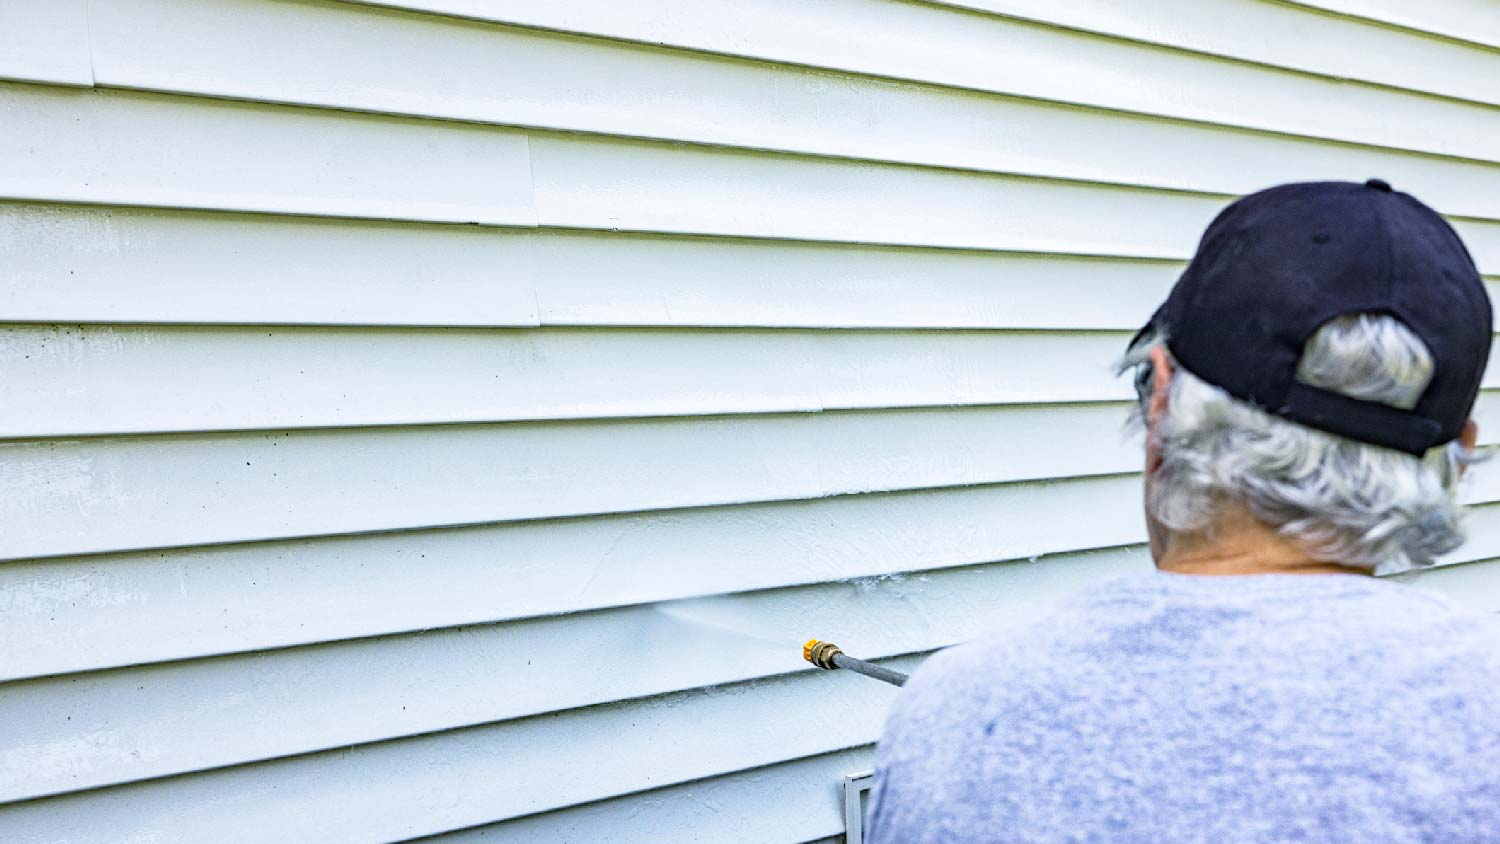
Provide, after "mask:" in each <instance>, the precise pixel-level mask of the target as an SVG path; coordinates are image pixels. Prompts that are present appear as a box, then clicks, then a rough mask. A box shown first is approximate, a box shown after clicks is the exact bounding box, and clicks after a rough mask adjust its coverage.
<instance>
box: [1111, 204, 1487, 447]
mask: <svg viewBox="0 0 1500 844" xmlns="http://www.w3.org/2000/svg"><path fill="white" fill-rule="evenodd" d="M1370 312H1374V313H1383V314H1389V315H1390V316H1392V317H1395V318H1396V319H1398V320H1400V321H1401V322H1402V323H1403V324H1405V325H1406V327H1407V328H1410V329H1411V331H1412V332H1413V333H1414V334H1416V335H1417V337H1419V338H1421V340H1422V342H1424V343H1426V344H1427V348H1428V350H1429V351H1431V353H1432V358H1433V363H1434V371H1433V377H1432V381H1431V383H1430V384H1429V385H1428V387H1427V390H1426V391H1425V392H1424V393H1423V394H1422V396H1421V398H1420V399H1419V400H1418V401H1417V405H1416V407H1414V408H1413V409H1411V410H1402V409H1400V408H1396V407H1391V406H1389V405H1385V404H1380V403H1377V402H1368V401H1362V400H1360V399H1355V398H1350V397H1348V396H1345V395H1341V394H1339V393H1334V392H1331V391H1329V390H1324V389H1321V388H1318V387H1314V386H1312V385H1310V384H1304V383H1302V382H1300V381H1298V380H1297V377H1296V374H1297V364H1298V361H1300V360H1301V357H1302V350H1303V348H1304V347H1305V346H1306V344H1307V341H1308V339H1309V338H1311V337H1312V335H1313V334H1314V333H1315V332H1316V331H1317V330H1318V329H1319V328H1320V327H1322V326H1323V325H1324V324H1325V323H1327V322H1328V321H1329V320H1331V319H1333V318H1335V317H1339V316H1344V315H1347V314H1355V313H1370ZM1491 321H1492V311H1491V309H1490V300H1489V295H1488V294H1487V293H1486V292H1485V289H1484V282H1483V281H1482V280H1481V279H1480V277H1479V271H1478V270H1477V269H1475V267H1474V260H1473V259H1472V258H1471V257H1470V256H1469V252H1468V250H1467V249H1465V248H1464V244H1463V241H1461V240H1460V239H1459V237H1458V233H1457V232H1455V231H1454V230H1453V228H1452V226H1449V225H1448V223H1447V221H1445V220H1444V219H1443V218H1442V216H1440V215H1439V214H1438V213H1437V212H1436V211H1433V210H1432V209H1431V208H1428V207H1427V206H1426V205H1423V204H1422V203H1421V202H1419V201H1417V200H1416V199H1415V198H1413V197H1412V196H1410V195H1408V194H1405V193H1402V192H1400V191H1396V190H1392V189H1391V186H1390V185H1389V184H1388V183H1386V182H1384V181H1382V180H1380V179H1371V180H1369V181H1368V182H1365V183H1364V184H1359V183H1356V182H1299V183H1295V184H1286V185H1278V186H1276V187H1273V188H1268V189H1266V190H1263V191H1260V192H1258V193H1253V194H1250V195H1248V196H1244V197H1242V198H1240V199H1239V200H1236V201H1235V202H1234V203H1232V204H1230V205H1229V207H1227V208H1225V209H1224V210H1223V211H1222V212H1220V213H1219V215H1218V216H1217V217H1215V218H1214V221H1213V222H1212V223H1210V224H1209V226H1208V229H1207V230H1206V231H1204V233H1203V239H1202V240H1201V241H1200V242H1199V244H1198V251H1197V254H1195V255H1194V256H1193V260H1192V262H1191V263H1189V264H1188V267H1187V269H1186V270H1185V271H1183V273H1182V276H1181V277H1180V278H1179V279H1178V280H1177V284H1176V285H1175V286H1174V287H1173V288H1172V292H1171V293H1170V294H1168V296H1167V301H1166V302H1165V303H1163V304H1162V306H1161V307H1160V308H1159V309H1158V310H1157V311H1156V314H1155V315H1153V316H1152V317H1151V321H1150V322H1148V323H1147V324H1146V326H1145V328H1142V329H1141V331H1140V333H1138V334H1137V335H1136V339H1139V338H1140V337H1141V336H1142V335H1144V334H1145V333H1146V332H1147V331H1150V330H1152V329H1159V330H1162V331H1164V332H1165V333H1166V335H1167V348H1168V349H1169V350H1170V351H1171V353H1172V355H1173V356H1174V357H1175V358H1176V359H1177V362H1178V364H1180V365H1181V366H1182V367H1184V368H1185V369H1186V370H1187V371H1189V372H1191V373H1193V374H1194V375H1196V376H1197V377H1199V378H1200V379H1202V380H1204V381H1206V382H1208V383H1210V384H1213V385H1215V386H1218V387H1220V388H1222V389H1223V390H1224V391H1225V392H1227V393H1229V394H1230V395H1231V396H1234V397H1235V398H1237V399H1240V400H1241V401H1245V402H1249V403H1250V404H1253V405H1255V406H1256V407H1259V408H1261V409H1262V410H1265V411H1267V412H1269V413H1273V414H1275V415H1277V416H1281V417H1283V418H1285V419H1289V420H1291V421H1293V422H1297V423H1300V424H1302V425H1306V426H1308V427H1309V428H1316V429H1318V430H1321V431H1327V432H1329V433H1332V434H1338V435H1340V436H1344V437H1348V438H1350V439H1354V440H1359V441H1361V442H1366V443H1373V444H1375V445H1380V446H1385V447H1387V448H1393V449H1396V450H1398V451H1404V452H1406V453H1408V454H1413V455H1418V456H1420V455H1421V454H1423V453H1424V452H1425V451H1427V449H1429V448H1431V447H1433V446H1435V445H1438V444H1440V443H1445V442H1448V441H1450V440H1452V439H1454V438H1456V437H1457V436H1458V435H1459V432H1460V431H1461V430H1462V429H1463V425H1464V421H1465V420H1466V419H1468V417H1469V411H1470V410H1471V409H1472V408H1473V406H1474V398H1475V396H1476V395H1478V392H1479V380H1480V377H1481V376H1482V375H1483V374H1484V367H1485V364H1486V362H1487V361H1488V358H1489V352H1490V337H1491V331H1492V327H1491ZM1133 342H1134V341H1132V343H1133Z"/></svg>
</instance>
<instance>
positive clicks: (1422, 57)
mask: <svg viewBox="0 0 1500 844" xmlns="http://www.w3.org/2000/svg"><path fill="white" fill-rule="evenodd" d="M1116 6H1117V4H1111V3H1107V2H1102V0H1101V1H1100V2H1085V3H1071V4H1053V3H1042V2H1037V0H972V2H896V0H819V2H806V0H747V1H746V2H740V3H722V4H707V3H702V2H700V0H640V2H631V3H615V2H604V0H567V1H566V2H550V3H534V2H519V0H486V2H479V0H431V2H399V3H398V2H386V3H355V2H336V1H335V0H327V1H326V2H325V1H324V0H224V2H219V3H212V4H208V3H201V2H194V0H111V2H109V3H85V2H83V0H73V1H72V2H41V0H0V80H3V81H0V125H3V126H4V127H5V130H4V131H3V132H0V276H3V279H4V283H0V347H3V349H4V350H5V352H6V354H5V377H4V378H0V407H3V408H5V409H6V411H7V412H6V413H3V414H0V526H3V528H0V724H4V725H6V727H5V730H4V736H5V738H4V740H3V741H0V840H5V841H7V842H11V841H15V842H62V841H66V842H90V841H99V842H106V841H107V842H118V841H139V842H146V841H150V842H203V841H214V842H226V843H227V842H240V841H244V842H250V841H255V842H261V841H277V842H329V841H350V842H397V841H409V840H416V839H422V840H425V841H440V842H444V844H458V842H465V843H466V844H467V843H468V842H481V841H482V842H506V841H516V842H521V841H527V842H530V841H548V842H568V841H578V842H584V841H590V842H592V841H601V840H607V841H611V842H631V841H639V842H670V841H682V842H688V841H720V840H725V841H728V840H736V841H754V842H784V844H801V842H812V841H821V840H832V839H831V838H830V837H833V836H838V835H839V834H840V833H841V832H842V829H843V819H842V802H841V800H842V795H841V790H840V788H841V783H842V777H843V775H844V774H847V773H853V772H857V771H859V770H862V769H865V768H868V766H869V764H870V752H871V746H872V742H873V741H874V740H875V738H876V737H877V736H878V734H879V730H880V726H881V721H882V719H883V715H884V711H885V708H886V705H887V704H888V702H889V700H890V698H891V695H892V693H893V690H892V689H889V688H887V687H885V686H883V685H881V684H877V683H871V682H870V681H868V680H866V679H863V678H859V677H854V676H845V674H844V673H843V672H837V673H832V674H823V673H818V672H815V671H813V670H810V669H809V668H807V666H806V665H805V663H802V662H801V660H800V659H799V655H798V652H797V648H798V645H799V644H800V642H801V641H802V640H804V639H806V638H808V637H811V636H819V637H823V638H828V639H831V640H833V641H837V642H840V643H841V644H843V645H844V646H845V647H847V648H848V649H849V650H850V651H851V652H853V653H857V654H859V655H860V656H863V657H868V658H873V659H879V660H881V661H882V662H883V663H885V664H889V665H891V666H893V667H896V668H898V669H902V670H909V669H910V668H911V667H912V666H914V665H916V664H917V663H919V662H920V660H921V658H922V657H923V656H924V655H925V654H927V653H930V652H931V651H933V650H935V649H937V648H941V647H944V646H947V645H950V644H953V643H955V642H959V641H962V640H964V639H967V638H970V637H972V636H974V635H977V634H978V633H980V632H981V631H983V630H984V629H986V628H988V627H991V626H993V625H996V624H1004V623H1019V622H1024V621H1026V620H1028V619H1033V618H1037V617H1039V615H1040V614H1041V613H1042V612H1044V611H1045V608H1046V606H1047V604H1048V602H1049V601H1051V600H1054V599H1055V598H1057V597H1059V596H1061V595H1064V594H1066V593H1067V592H1068V591H1070V590H1072V589H1075V588H1077V587H1078V586H1080V585H1082V584H1084V583H1087V582H1089V581H1092V580H1095V579H1097V578H1100V577H1105V576H1109V575H1112V574H1115V573H1121V572H1129V571H1139V570H1143V569H1145V568H1148V567H1149V565H1150V563H1149V559H1148V557H1147V556H1146V554H1145V553H1144V550H1143V548H1142V547H1141V543H1142V541H1143V539H1144V535H1143V529H1142V527H1141V525H1140V523H1139V475H1138V470H1139V465H1140V457H1139V446H1138V445H1136V444H1134V443H1133V442H1132V441H1131V440H1130V439H1128V438H1127V437H1125V436H1124V435H1123V434H1122V432H1121V423H1122V421H1123V418H1124V416H1125V413H1126V410H1127V408H1128V402H1129V399H1130V397H1131V393H1130V390H1129V387H1128V385H1127V384H1126V383H1125V382H1124V380H1122V379H1116V378H1114V377H1113V376H1112V375H1111V373H1110V371H1109V364H1110V361H1111V359H1112V358H1113V357H1114V356H1115V355H1117V354H1118V353H1119V352H1120V351H1121V350H1122V348H1123V345H1124V343H1125V342H1126V340H1127V339H1128V338H1129V337H1130V334H1131V332H1133V330H1134V329H1135V328H1136V327H1137V326H1138V325H1139V324H1140V323H1141V322H1143V321H1144V319H1145V317H1146V316H1147V315H1148V314H1149V312H1150V310H1151V308H1152V307H1153V306H1154V304H1155V303H1156V302H1157V301H1158V300H1159V299H1160V297H1161V296H1162V295H1163V294H1164V293H1165V291H1166V290H1167V288H1168V287H1169V286H1170V284H1171V283H1172V280H1173V279H1174V277H1175V275H1176V274H1177V273H1178V272H1180V270H1181V268H1182V266H1183V264H1184V262H1185V261H1186V259H1187V258H1188V257H1189V256H1190V255H1191V253H1192V250H1193V246H1194V243H1195V239H1196V237H1197V235H1198V233H1199V232H1200V231H1201V230H1202V228H1203V226H1204V225H1205V224H1206V223H1207V222H1208V220H1209V219H1210V218H1211V217H1212V216H1213V215H1214V213H1216V211H1217V210H1218V209H1219V208H1221V207H1222V206H1223V205H1224V204H1225V203H1227V202H1228V201H1230V200H1231V199H1232V198H1233V197H1234V196H1236V195H1239V194H1241V193H1244V192H1246V191H1250V190H1254V189H1256V188H1259V187H1262V186H1265V185H1267V184H1271V183H1274V182H1277V181H1287V180H1294V179H1308V178H1346V179H1364V178H1368V177H1371V176H1379V177H1381V178H1385V179H1387V180H1389V181H1391V182H1392V183H1393V184H1395V185H1397V187H1399V188H1402V189H1406V190H1410V191H1412V192H1413V193H1416V194H1417V195H1418V196H1421V197H1422V198H1424V199H1425V200H1427V201H1428V202H1430V203H1431V204H1433V205H1434V206H1435V207H1437V208H1438V209H1439V210H1440V211H1442V212H1444V213H1445V214H1447V215H1448V216H1449V218H1450V219H1451V220H1452V221H1453V223H1454V225H1455V226H1456V227H1457V228H1458V229H1459V230H1460V231H1461V233H1462V234H1463V235H1464V237H1465V239H1466V241H1467V242H1468V244H1469V246H1470V249H1471V251H1472V252H1473V254H1474V256H1475V259H1476V261H1477V263H1478V264H1479V265H1480V268H1481V270H1482V271H1483V272H1485V273H1486V275H1487V281H1489V282H1490V283H1491V284H1494V283H1496V282H1500V97H1497V95H1496V92H1497V91H1500V85H1497V84H1496V83H1500V33H1496V32H1489V31H1487V30H1486V29H1485V27H1484V25H1483V21H1482V19H1479V18H1477V17H1476V9H1477V8H1478V6H1477V5H1476V4H1475V3H1472V2H1461V0H1451V2H1446V3H1439V4H1426V5H1424V6H1423V7H1422V8H1421V9H1420V10H1418V9H1415V8H1412V9H1410V10H1408V9H1406V7H1405V6H1402V5H1401V4H1397V3H1393V2H1384V0H1368V2H1359V3H1356V2H1354V0H1337V2H1335V0H1320V2H1316V3H1314V2H1305V3H1302V2H1299V3H1281V2H1264V1H1263V0H1221V2H1218V3H1215V4H1212V9H1211V13H1210V10H1209V7H1208V6H1205V5H1204V4H1202V3H1197V2H1188V0H1161V2H1158V3H1153V4H1151V5H1150V6H1148V7H1145V8H1143V9H1139V10H1135V11H1133V12H1132V14H1130V15H1123V14H1121V13H1120V12H1119V11H1118V9H1117V8H1116ZM1398 7H1399V8H1398ZM1491 29H1493V27H1491ZM1315 45H1316V49H1314V46H1315ZM1497 377H1500V376H1494V375H1491V376H1489V377H1488V378H1487V379H1486V382H1485V390H1484V392H1483V393H1482V395H1481V398H1480V402H1479V407H1478V409H1477V410H1476V416H1477V417H1478V419H1479V422H1480V425H1481V431H1482V435H1483V437H1484V439H1485V440H1486V441H1487V442H1495V441H1496V436H1497V435H1496V432H1500V389H1497V388H1500V381H1497V380H1496V378H1497ZM1486 469H1487V467H1480V468H1479V469H1477V470H1476V472H1475V473H1474V474H1475V477H1474V478H1473V479H1472V480H1471V481H1469V482H1468V484H1467V486H1466V487H1465V489H1464V492H1463V495H1464V499H1465V501H1466V502H1467V503H1468V504H1469V505H1470V516H1469V522H1470V531H1471V536H1472V538H1471V541H1470V543H1469V544H1468V545H1467V546H1465V547H1464V548H1463V549H1462V550H1460V551H1459V552H1457V553H1456V554H1454V555H1452V556H1451V558H1450V559H1448V560H1445V565H1444V566H1443V567H1442V568H1440V569H1438V570H1435V571H1433V572H1429V573H1424V574H1422V575H1419V576H1418V577H1417V578H1416V580H1417V581H1418V582H1420V583H1421V584H1423V585H1426V586H1430V587H1432V588H1436V589H1440V590H1443V591H1445V592H1448V593H1449V594H1452V595H1453V596H1454V597H1456V598H1458V599H1460V600H1462V601H1464V602H1466V603H1469V604H1471V605H1473V606H1475V607H1477V608H1481V609H1487V610H1500V563H1496V562H1492V560H1496V559H1500V473H1496V472H1490V471H1487V470H1486Z"/></svg>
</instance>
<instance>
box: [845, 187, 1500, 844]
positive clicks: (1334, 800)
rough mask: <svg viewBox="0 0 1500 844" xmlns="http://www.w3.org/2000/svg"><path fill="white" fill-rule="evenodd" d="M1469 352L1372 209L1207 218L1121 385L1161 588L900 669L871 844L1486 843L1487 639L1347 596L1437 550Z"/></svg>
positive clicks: (1464, 434)
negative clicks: (912, 669) (1137, 433)
mask: <svg viewBox="0 0 1500 844" xmlns="http://www.w3.org/2000/svg"><path fill="white" fill-rule="evenodd" d="M1490 322H1491V310H1490V303H1489V300H1488V298H1487V296H1486V294H1485V290H1484V285H1483V283H1482V282H1481V280H1480V277H1479V274H1478V272H1477V271H1476V270H1475V268H1474V264H1473V262H1472V261H1471V259H1470V258H1469V255H1468V253H1467V251H1466V250H1465V249H1464V247H1463V245H1462V243H1461V242H1460V240H1459V238H1458V235H1457V234H1455V233H1454V231H1453V230H1452V229H1451V228H1450V227H1449V226H1448V225H1447V223H1445V222H1444V221H1443V219H1442V218H1441V217H1440V216H1438V215H1437V214H1436V213H1435V212H1433V211H1432V210H1431V209H1429V208H1427V207H1426V206H1425V205H1423V204H1421V203H1420V202H1418V201H1417V200H1415V199H1413V198H1412V197H1410V196H1408V195H1406V194H1404V193H1400V192H1396V191H1393V190H1392V189H1391V187H1390V185H1388V184H1386V183H1385V182H1382V181H1380V180H1376V179H1372V180H1370V181H1369V182H1366V183H1365V184H1363V185H1360V184H1353V183H1342V182H1320V183H1308V184H1292V185H1282V186H1279V187H1275V188H1271V189H1269V190H1266V191H1262V192H1260V193H1257V194H1253V195H1251V196H1248V197H1245V198H1242V199H1240V200H1239V201H1237V202H1235V203H1233V204H1232V205H1230V206H1229V207H1228V208H1227V209H1225V210H1224V212H1223V213H1221V214H1220V215H1219V216H1218V217H1217V218H1216V219H1215V220H1214V221H1213V223H1212V224H1211V225H1210V226H1209V228H1208V230H1207V231H1206V232H1205V234H1204V236H1203V240H1202V242H1201V243H1200V244H1199V247H1198V252H1197V254H1196V256H1195V257H1194V258H1193V261H1192V262H1191V264H1190V265H1189V266H1188V268H1187V270H1186V271H1185V272H1184V273H1183V275H1182V277H1181V279H1180V280H1179V281H1178V282H1177V285H1176V286H1175V287H1174V288H1173V290H1172V292H1171V294H1170V295H1169V297H1168V298H1167V301H1166V303H1165V304H1164V305H1162V307H1161V308H1160V310H1158V311H1157V312H1156V314H1155V316H1153V317H1152V319H1151V321H1150V322H1149V323H1148V324H1147V326H1146V327H1145V328H1144V329H1142V331H1141V332H1140V333H1139V334H1138V335H1137V336H1136V338H1135V340H1134V341H1133V342H1132V343H1131V345H1130V348H1129V350H1128V352H1127V353H1126V355H1125V358H1124V362H1123V365H1122V367H1121V368H1122V370H1124V369H1134V370H1135V371H1136V385H1137V391H1138V393H1139V396H1140V406H1139V409H1138V416H1137V419H1138V421H1139V423H1140V425H1141V426H1142V427H1143V428H1144V429H1145V432H1146V471H1145V504H1146V507H1145V509H1146V523H1147V526H1148V535H1149V537H1150V549H1151V555H1152V557H1153V558H1154V559H1155V561H1156V565H1157V571H1156V572H1154V573H1152V574H1150V575H1145V576H1136V577H1126V578H1121V579H1117V580H1112V581H1109V582H1106V583H1102V584H1099V585H1096V586H1094V587H1092V588H1090V589H1087V590H1085V591H1084V592H1082V593H1081V594H1078V595H1076V596H1074V597H1072V598H1071V599H1069V600H1067V601H1065V602H1064V603H1062V604H1061V605H1060V606H1059V607H1057V608H1056V609H1055V611H1054V613H1053V615H1052V616H1051V617H1050V618H1048V619H1047V620H1045V621H1043V622H1041V623H1039V624H1036V625H1034V626H1030V627H1026V628H1023V629H1020V630H1013V631H1007V632H1002V633H996V634H993V635H991V636H990V637H988V638H984V639H981V640H979V641H976V642H972V643H970V644H966V645H962V646H959V647H956V648H952V649H949V650H946V651H943V652H942V653H939V654H937V655H936V656H934V657H933V658H932V659H930V660H928V661H927V663H925V664H924V665H923V666H922V667H921V669H920V670H918V671H917V672H916V674H915V675H914V676H913V677H912V678H911V681H910V683H909V684H908V685H907V686H906V689H905V690H904V691H903V693H902V695H901V696H900V697H899V698H898V700H897V703H896V705H895V708H894V709H893V711H892V714H891V716H890V720H889V723H888V725H887V728H886V734H885V737H884V738H883V739H882V741H881V743H880V748H879V754H878V763H877V780H876V786H875V790H874V793H873V795H872V802H871V813H870V821H869V830H870V834H869V839H868V840H870V841H873V842H876V844H921V843H922V842H943V844H969V843H970V842H974V844H978V842H984V844H996V843H997V842H1035V844H1051V843H1052V842H1091V843H1092V842H1100V843H1101V844H1102V842H1110V844H1114V842H1130V843H1131V844H1143V843H1144V842H1171V844H1188V843H1189V842H1205V844H1206V843H1207V842H1214V844H1230V843H1231V842H1330V843H1331V842H1340V844H1355V842H1359V844H1363V842H1380V843H1381V844H1405V843H1406V842H1432V843H1433V844H1438V842H1441V844H1461V843H1462V842H1480V841H1485V842H1494V841H1500V623H1497V622H1496V621H1494V620H1493V619H1494V618H1495V617H1493V616H1484V615H1478V614H1469V613H1465V612H1463V611H1460V610H1459V609H1457V608H1455V607H1454V606H1453V605H1451V604H1450V603H1448V602H1447V601H1446V600H1445V599H1443V598H1441V597H1439V596H1437V595H1434V594H1431V593H1428V592H1425V591H1423V590H1419V589H1417V588H1414V587H1410V586H1406V585H1402V584H1398V583H1394V582H1391V581H1389V580H1380V579H1376V578H1375V577H1373V576H1372V575H1373V574H1385V573H1390V572H1397V571H1402V570H1406V569H1410V568H1415V567H1421V566H1425V565H1429V564H1430V563H1431V562H1432V561H1433V559H1434V558H1435V557H1436V556H1438V555H1440V554H1442V553H1444V552H1447V551H1449V550H1452V549H1453V548H1455V547H1457V546H1458V545H1459V544H1460V543H1461V542H1462V535H1461V534H1460V531H1459V524H1458V522H1459V509H1458V506H1457V504H1456V502H1455V500H1454V486H1455V484H1456V482H1457V479H1458V476H1459V474H1460V473H1461V472H1462V470H1463V466H1464V464H1465V463H1466V462H1468V461H1469V459H1470V456H1471V454H1472V449H1473V447H1474V444H1475V437H1476V429H1475V426H1474V423H1473V422H1472V421H1470V420H1469V413H1470V410H1471V408H1472V406H1473V403H1474V398H1475V395H1476V393H1477V391H1478V389H1479V382H1480V376H1481V374H1482V373H1483V371H1484V367H1485V362H1486V358H1487V356H1488V350H1489V345H1490V339H1491V324H1490ZM1060 447H1066V444H1060Z"/></svg>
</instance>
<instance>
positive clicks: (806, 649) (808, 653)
mask: <svg viewBox="0 0 1500 844" xmlns="http://www.w3.org/2000/svg"><path fill="white" fill-rule="evenodd" d="M820 644H822V643H821V642H819V641H818V640H817V639H808V640H807V644H805V645H803V646H802V658H803V659H805V660H807V661H808V662H812V652H813V648H816V647H817V646H818V645H820Z"/></svg>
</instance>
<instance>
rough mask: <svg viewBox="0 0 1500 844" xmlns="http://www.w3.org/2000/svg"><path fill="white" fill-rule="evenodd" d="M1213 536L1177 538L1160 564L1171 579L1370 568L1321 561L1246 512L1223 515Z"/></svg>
mask: <svg viewBox="0 0 1500 844" xmlns="http://www.w3.org/2000/svg"><path fill="white" fill-rule="evenodd" d="M1219 515H1220V517H1219V518H1218V519H1217V520H1216V522H1215V525H1214V529H1213V530H1212V531H1211V532H1206V533H1197V534H1181V533H1174V534H1171V536H1170V537H1168V539H1167V542H1166V547H1165V549H1163V552H1162V553H1161V555H1160V556H1159V557H1158V559H1157V561H1156V567H1157V568H1158V569H1160V570H1161V571H1164V572H1170V573H1173V574H1196V575H1220V576H1222V575H1246V574H1363V575H1368V574H1370V570H1369V569H1367V568H1362V567H1356V566H1346V565H1341V564H1339V563H1336V562H1330V561H1328V560H1319V559H1317V558H1315V557H1313V556H1311V555H1309V554H1308V553H1307V552H1306V551H1304V550H1302V548H1300V547H1299V546H1298V545H1297V544H1296V543H1295V542H1293V541H1292V540H1290V539H1288V538H1286V537H1285V536H1282V535H1281V534H1279V533H1277V532H1276V531H1275V529H1273V528H1270V527H1268V526H1266V525H1264V524H1262V523H1260V522H1258V521H1256V520H1255V519H1254V518H1252V517H1251V516H1250V514H1249V513H1247V512H1245V511H1244V510H1243V509H1230V510H1229V511H1227V512H1223V513H1220V514H1219Z"/></svg>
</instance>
